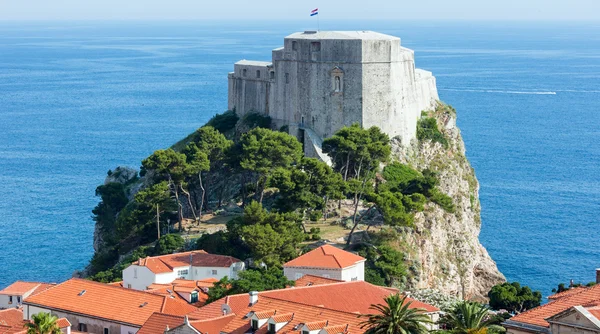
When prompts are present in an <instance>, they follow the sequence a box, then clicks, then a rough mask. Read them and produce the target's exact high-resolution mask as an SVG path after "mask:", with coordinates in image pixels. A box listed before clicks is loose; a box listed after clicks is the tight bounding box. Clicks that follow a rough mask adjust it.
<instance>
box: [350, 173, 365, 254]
mask: <svg viewBox="0 0 600 334" xmlns="http://www.w3.org/2000/svg"><path fill="white" fill-rule="evenodd" d="M366 182H367V180H366V178H365V180H363V184H362V186H361V190H359V191H358V192H356V193H355V194H354V198H355V203H354V214H353V215H352V230H350V234H348V240H347V241H346V248H348V246H350V240H352V234H354V230H355V229H356V227H357V226H358V223H360V222H361V221H362V219H361V220H359V221H356V216H357V215H358V204H359V203H360V199H361V198H362V195H363V191H362V189H364V187H365V183H366Z"/></svg>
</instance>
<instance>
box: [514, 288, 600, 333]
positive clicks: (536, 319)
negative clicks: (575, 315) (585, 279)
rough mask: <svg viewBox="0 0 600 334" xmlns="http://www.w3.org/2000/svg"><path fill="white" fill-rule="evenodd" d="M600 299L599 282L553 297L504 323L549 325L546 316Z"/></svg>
mask: <svg viewBox="0 0 600 334" xmlns="http://www.w3.org/2000/svg"><path fill="white" fill-rule="evenodd" d="M597 300H600V284H599V285H594V286H592V287H589V288H584V289H581V290H579V291H577V292H574V293H573V294H571V295H570V296H566V297H562V298H559V299H555V300H553V301H551V302H549V303H547V304H544V305H542V306H538V307H536V308H533V309H531V310H528V311H525V312H522V313H520V314H517V315H515V316H514V317H512V318H510V319H509V320H508V321H506V322H505V323H504V324H506V325H507V326H511V324H513V323H515V324H514V325H517V326H518V325H519V324H527V325H534V326H540V327H549V324H548V322H547V321H546V319H547V318H550V317H551V316H553V315H556V314H558V313H560V312H562V311H565V310H567V309H569V308H571V307H573V306H578V305H588V304H590V303H592V302H594V301H597Z"/></svg>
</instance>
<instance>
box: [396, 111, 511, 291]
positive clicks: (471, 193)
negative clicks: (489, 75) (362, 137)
mask: <svg viewBox="0 0 600 334" xmlns="http://www.w3.org/2000/svg"><path fill="white" fill-rule="evenodd" d="M427 116H429V117H433V118H435V119H436V120H437V123H438V128H439V129H440V130H441V132H442V133H443V134H444V136H445V137H446V139H447V141H448V144H447V145H443V144H441V143H438V142H433V141H430V140H422V141H413V142H412V143H411V144H410V145H402V143H400V142H399V141H397V140H394V141H393V143H392V147H393V156H394V158H395V159H396V160H397V161H399V162H401V163H406V164H408V165H410V166H412V167H413V168H415V169H417V170H423V169H426V168H429V169H431V170H434V171H436V172H438V173H439V180H440V185H439V188H440V190H441V191H442V192H443V193H445V194H447V195H449V196H451V197H452V199H453V201H454V204H455V206H456V211H455V213H449V212H446V211H445V210H443V209H442V208H441V207H439V206H438V205H435V204H432V203H430V204H429V205H427V207H426V209H425V211H423V212H419V213H417V215H416V217H415V228H414V229H410V230H409V231H407V233H406V234H404V237H405V238H406V240H403V241H402V242H399V244H400V245H406V246H403V248H405V249H404V250H405V251H406V253H407V254H408V256H409V261H410V263H411V264H412V266H413V268H412V271H413V272H414V273H415V275H414V276H413V278H411V280H410V281H409V282H408V285H409V287H410V288H412V289H423V288H435V289H437V290H440V291H441V292H443V293H445V294H450V295H454V296H457V297H464V298H466V299H476V300H483V299H485V298H486V295H487V292H488V291H489V290H490V288H491V287H492V286H493V285H495V284H497V283H500V282H503V281H504V280H505V278H504V276H503V275H502V274H501V273H500V272H499V271H498V268H497V267H496V263H495V262H494V261H493V260H492V259H491V257H490V256H489V255H488V253H487V251H486V249H485V248H484V247H483V246H482V245H481V243H480V242H479V239H478V236H479V232H480V230H481V218H480V211H481V205H480V202H479V183H478V181H477V178H476V177H475V172H474V170H473V168H472V167H471V165H470V163H469V161H468V160H467V158H466V157H465V145H464V142H463V140H462V137H461V135H460V130H459V129H458V127H457V126H456V112H455V111H454V109H452V108H451V107H449V106H445V105H440V106H439V107H438V108H437V109H436V110H435V111H432V112H429V113H428V115H427Z"/></svg>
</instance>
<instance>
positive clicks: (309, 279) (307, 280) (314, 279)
mask: <svg viewBox="0 0 600 334" xmlns="http://www.w3.org/2000/svg"><path fill="white" fill-rule="evenodd" d="M339 282H344V281H342V280H338V279H333V278H325V277H321V276H315V275H304V276H302V277H301V278H299V279H297V280H296V285H294V286H296V287H300V286H311V285H323V284H331V283H339Z"/></svg>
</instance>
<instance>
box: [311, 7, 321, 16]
mask: <svg viewBox="0 0 600 334" xmlns="http://www.w3.org/2000/svg"><path fill="white" fill-rule="evenodd" d="M318 14H319V8H315V9H313V10H311V11H310V16H315V15H318Z"/></svg>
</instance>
